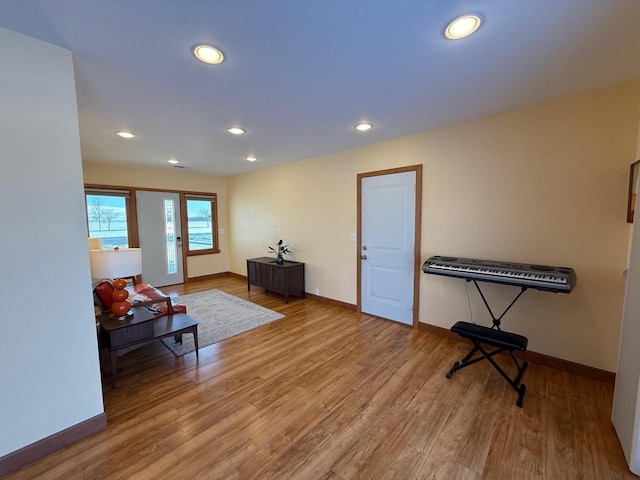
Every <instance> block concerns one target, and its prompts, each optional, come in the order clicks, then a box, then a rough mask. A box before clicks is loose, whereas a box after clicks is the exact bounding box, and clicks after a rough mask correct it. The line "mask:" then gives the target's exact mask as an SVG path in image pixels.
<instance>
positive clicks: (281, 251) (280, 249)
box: [269, 240, 291, 265]
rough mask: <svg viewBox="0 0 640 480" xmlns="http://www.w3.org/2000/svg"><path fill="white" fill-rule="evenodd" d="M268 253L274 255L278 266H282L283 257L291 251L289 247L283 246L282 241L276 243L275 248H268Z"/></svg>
mask: <svg viewBox="0 0 640 480" xmlns="http://www.w3.org/2000/svg"><path fill="white" fill-rule="evenodd" d="M269 251H270V252H273V253H275V254H276V263H277V264H278V265H282V263H283V262H284V257H283V255H285V254H287V253H291V250H289V245H283V242H282V240H280V241H278V243H277V244H276V246H275V248H274V247H269Z"/></svg>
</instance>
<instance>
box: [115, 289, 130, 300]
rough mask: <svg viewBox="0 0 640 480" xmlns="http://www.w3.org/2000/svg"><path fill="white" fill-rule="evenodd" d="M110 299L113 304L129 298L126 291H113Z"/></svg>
mask: <svg viewBox="0 0 640 480" xmlns="http://www.w3.org/2000/svg"><path fill="white" fill-rule="evenodd" d="M111 298H113V301H114V302H124V301H125V300H126V299H127V298H129V292H127V291H126V290H114V291H113V293H112V294H111Z"/></svg>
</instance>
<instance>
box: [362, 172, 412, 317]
mask: <svg viewBox="0 0 640 480" xmlns="http://www.w3.org/2000/svg"><path fill="white" fill-rule="evenodd" d="M405 172H416V191H415V202H416V205H415V220H414V225H415V229H414V245H413V328H418V322H419V312H420V242H421V238H422V165H409V166H407V167H398V168H390V169H387V170H377V171H374V172H366V173H359V174H358V175H357V182H358V197H357V198H358V200H357V210H358V213H357V223H358V225H357V234H356V235H357V251H356V264H357V274H356V278H357V282H358V283H357V288H356V291H357V298H356V309H357V311H358V312H359V313H362V264H361V262H360V251H361V250H362V179H363V178H368V177H379V176H382V175H391V174H394V173H405Z"/></svg>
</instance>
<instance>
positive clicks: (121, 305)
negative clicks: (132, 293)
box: [111, 300, 131, 317]
mask: <svg viewBox="0 0 640 480" xmlns="http://www.w3.org/2000/svg"><path fill="white" fill-rule="evenodd" d="M130 308H131V304H130V303H129V302H127V301H126V300H125V301H124V302H113V305H111V313H113V314H114V315H116V316H117V317H123V316H125V315H126V314H127V312H128V311H129V309H130Z"/></svg>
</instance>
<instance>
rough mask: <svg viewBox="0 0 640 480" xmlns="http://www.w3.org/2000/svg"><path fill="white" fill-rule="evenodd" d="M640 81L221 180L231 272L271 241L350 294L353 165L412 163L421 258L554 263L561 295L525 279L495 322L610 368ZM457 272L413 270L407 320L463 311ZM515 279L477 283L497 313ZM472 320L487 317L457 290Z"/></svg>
mask: <svg viewBox="0 0 640 480" xmlns="http://www.w3.org/2000/svg"><path fill="white" fill-rule="evenodd" d="M639 102H640V82H633V83H631V84H627V85H623V86H620V87H616V88H610V89H606V90H602V91H597V92H592V93H589V94H584V95H580V96H576V97H571V98H566V99H561V100H558V101H555V102H549V103H545V104H541V105H537V106H533V107H529V108H523V109H518V110H513V111H509V112H505V113H502V114H498V115H494V116H491V117H486V118H481V119H477V120H473V121H469V122H465V123H462V124H458V125H454V126H450V127H446V128H442V129H438V130H432V131H426V132H422V133H418V134H415V135H409V136H405V137H401V138H397V139H393V140H389V141H384V142H380V143H376V144H372V145H368V146H365V147H361V148H355V149H350V150H345V151H342V152H338V153H335V154H332V155H325V156H322V157H317V158H312V159H308V160H304V161H301V162H296V163H293V164H287V165H282V166H278V167H274V168H270V169H266V170H260V171H258V172H253V173H248V174H242V175H237V176H234V177H230V178H229V179H228V194H229V221H230V239H231V245H230V246H231V253H232V255H231V261H230V266H231V271H233V272H236V273H240V274H245V273H246V272H245V269H246V267H245V263H244V260H245V259H246V258H249V257H253V256H261V255H263V254H265V253H266V248H267V246H268V245H270V244H273V243H274V242H276V241H277V240H278V239H280V238H282V239H283V240H284V241H285V243H292V244H293V246H294V255H293V256H292V259H294V260H298V261H303V262H306V264H307V267H306V269H305V271H306V275H307V277H306V288H307V291H308V292H311V293H314V289H316V288H318V289H319V290H320V295H321V296H324V297H328V298H332V299H336V300H339V301H343V302H347V303H352V304H355V303H356V302H357V299H356V287H357V285H356V265H357V264H356V262H357V252H356V244H355V243H353V242H351V241H350V238H349V237H350V234H351V233H352V232H356V230H357V225H356V175H357V174H358V173H363V172H369V171H375V170H382V169H386V168H393V167H398V166H406V165H414V164H422V165H423V168H424V170H423V204H422V245H421V251H422V259H421V260H422V261H423V262H424V260H426V259H427V258H428V257H429V256H431V255H453V256H467V257H473V258H485V259H495V260H505V261H517V262H523V263H541V264H550V265H567V266H571V267H573V268H574V269H575V270H576V272H577V275H578V286H577V287H576V289H575V290H574V291H573V292H572V293H571V294H570V295H564V294H550V293H543V292H538V291H533V290H530V291H528V292H526V293H525V294H524V295H523V297H522V298H521V300H519V301H518V303H516V305H515V306H514V307H513V308H512V310H511V311H510V312H509V313H508V314H507V316H506V317H505V319H504V322H505V323H504V328H505V329H506V330H510V331H514V332H518V333H520V334H523V335H526V336H527V337H529V348H530V349H531V350H533V351H536V352H539V353H543V354H546V355H551V356H554V357H557V358H562V359H566V360H570V361H573V362H577V363H581V364H584V365H588V366H592V367H596V368H601V369H604V370H607V371H615V368H616V355H617V348H618V340H619V335H620V315H621V309H622V299H623V295H624V280H623V278H622V275H621V271H622V269H623V268H624V266H625V259H626V252H627V242H628V235H629V227H628V225H627V223H626V202H627V182H628V168H629V164H630V163H631V162H632V161H634V159H635V158H634V155H635V147H636V134H637V105H638V103H639ZM466 285H467V284H466V282H464V281H462V280H456V279H450V278H444V277H436V276H432V275H422V274H421V282H420V321H421V322H424V323H429V324H432V325H437V326H440V327H444V328H449V327H450V326H451V325H452V324H453V323H455V322H456V321H458V320H468V319H469V318H470V313H469V309H468V308H467V296H466V291H465V287H466ZM517 291H518V289H516V288H515V287H505V286H496V285H487V289H486V293H487V297H488V300H489V302H490V304H491V305H492V308H493V309H494V311H496V312H501V311H502V310H503V309H504V308H505V307H506V306H507V305H508V304H509V302H510V301H511V299H512V298H513V296H515V294H516V293H517ZM469 297H470V300H471V311H472V314H473V317H472V318H473V320H474V321H476V322H479V323H483V324H488V323H489V322H490V318H489V316H488V314H487V313H486V311H485V308H484V305H483V304H482V303H481V300H480V299H479V298H478V295H477V292H475V291H474V290H472V289H469Z"/></svg>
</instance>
